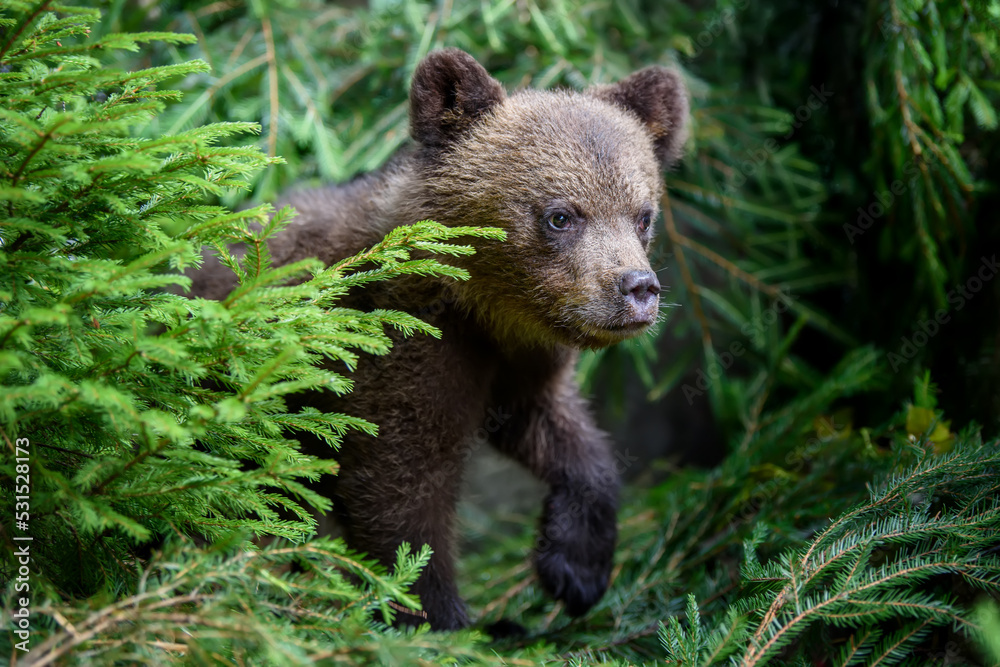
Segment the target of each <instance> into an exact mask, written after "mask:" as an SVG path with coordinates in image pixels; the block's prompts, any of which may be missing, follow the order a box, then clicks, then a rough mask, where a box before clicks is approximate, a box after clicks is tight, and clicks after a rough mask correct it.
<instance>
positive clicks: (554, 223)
mask: <svg viewBox="0 0 1000 667" xmlns="http://www.w3.org/2000/svg"><path fill="white" fill-rule="evenodd" d="M548 218H549V226H550V227H552V229H558V230H559V231H563V230H566V229H569V227H570V225H571V224H572V221H571V220H570V218H569V215H568V214H566V213H564V212H562V211H556V212H554V213H550V214H549V216H548Z"/></svg>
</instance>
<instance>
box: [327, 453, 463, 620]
mask: <svg viewBox="0 0 1000 667" xmlns="http://www.w3.org/2000/svg"><path fill="white" fill-rule="evenodd" d="M351 444H354V443H351ZM365 444H366V445H367V447H366V449H367V451H364V453H363V454H362V455H361V456H359V455H358V454H359V451H358V450H359V449H361V447H359V446H357V445H355V447H354V448H351V449H347V448H345V450H346V455H344V456H342V461H341V466H342V467H341V471H340V474H339V476H338V478H337V479H336V485H335V489H336V492H335V501H336V503H337V506H338V513H339V514H340V518H341V520H342V521H343V523H344V527H345V528H346V532H347V542H348V544H349V545H350V546H351V548H353V549H356V550H358V551H363V552H366V553H368V554H369V555H371V556H373V557H375V558H377V559H378V560H379V561H381V562H382V563H383V564H384V565H386V566H387V567H392V565H393V563H394V562H395V560H396V550H397V549H398V548H399V545H400V544H401V543H403V542H409V544H410V547H411V549H413V550H417V549H419V548H420V547H421V546H422V545H424V544H427V545H429V546H430V547H431V549H432V551H433V554H432V555H431V559H430V562H429V563H428V564H427V566H426V567H425V568H424V570H423V571H422V572H421V573H420V577H419V578H418V579H417V581H416V582H415V583H414V584H413V586H412V588H411V589H410V592H411V593H415V594H416V595H418V596H419V597H420V602H421V606H422V607H423V610H422V611H408V610H405V609H404V608H402V607H399V606H397V607H396V610H397V613H396V618H395V625H420V624H423V623H430V626H431V628H432V629H434V630H457V629H459V628H464V627H466V626H467V625H468V624H469V618H468V615H467V613H466V610H465V604H464V603H463V602H462V599H461V597H460V596H459V592H458V587H457V585H456V583H455V565H454V561H455V553H454V544H455V536H454V523H455V504H456V502H457V490H458V488H459V486H460V484H461V467H462V462H463V460H462V459H463V457H462V456H461V451H460V450H458V449H453V450H452V451H442V450H441V449H438V450H437V451H427V449H425V448H422V447H419V446H415V445H414V444H413V441H410V442H398V441H394V440H392V439H390V438H385V439H383V440H382V441H375V442H368V443H365ZM359 459H360V461H359Z"/></svg>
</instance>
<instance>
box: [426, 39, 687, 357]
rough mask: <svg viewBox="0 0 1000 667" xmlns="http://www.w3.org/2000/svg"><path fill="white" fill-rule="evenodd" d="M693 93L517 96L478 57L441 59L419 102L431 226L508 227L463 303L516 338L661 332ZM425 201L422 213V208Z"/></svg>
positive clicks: (574, 341)
mask: <svg viewBox="0 0 1000 667" xmlns="http://www.w3.org/2000/svg"><path fill="white" fill-rule="evenodd" d="M687 115H688V102H687V93H686V90H685V88H684V84H683V83H682V81H681V79H680V77H679V75H678V74H677V73H676V72H673V71H671V70H667V69H663V68H659V67H651V68H647V69H644V70H641V71H639V72H636V73H635V74H632V75H631V76H629V77H628V78H626V79H624V80H622V81H620V82H619V83H616V84H611V85H604V86H597V87H594V88H592V89H590V90H587V91H584V92H567V91H534V90H525V91H521V92H517V93H514V94H511V95H507V94H506V93H505V92H504V89H503V87H502V86H501V85H500V84H499V83H498V82H497V81H496V80H495V79H493V78H492V77H491V76H490V75H489V74H488V73H487V72H486V70H485V69H483V67H482V66H481V65H480V64H479V63H478V62H476V61H475V59H473V58H472V56H470V55H468V54H466V53H464V52H462V51H459V50H457V49H445V50H442V51H437V52H433V53H431V54H430V55H428V56H427V57H426V58H425V59H424V60H423V61H422V62H421V63H420V65H419V66H418V68H417V70H416V72H415V74H414V78H413V86H412V88H411V92H410V127H411V134H412V137H413V139H414V140H415V141H416V142H417V143H418V153H417V154H418V159H417V169H418V170H419V174H418V181H419V182H420V184H421V188H420V194H419V195H417V196H418V197H419V198H420V199H421V200H422V201H420V202H419V206H420V208H421V209H422V213H423V214H425V215H426V216H427V217H429V218H432V219H434V220H437V221H438V222H441V223H444V224H448V225H477V226H495V227H500V228H502V229H504V230H505V231H506V233H507V240H506V241H505V242H503V243H500V242H481V243H479V244H478V247H477V253H476V255H475V256H473V257H470V258H468V259H467V260H466V261H464V262H462V264H463V265H464V266H465V267H466V268H468V269H469V271H470V273H471V279H470V281H469V282H468V283H466V284H463V285H461V286H460V288H459V290H460V292H459V293H460V297H461V299H462V301H463V302H464V303H465V304H466V305H467V306H468V307H469V308H471V309H472V310H474V311H475V312H476V313H477V314H478V315H479V316H481V317H482V318H483V319H484V320H486V321H487V323H488V325H489V326H490V328H491V330H492V331H493V332H494V334H495V335H497V336H498V337H499V338H500V339H502V340H507V341H511V342H517V343H522V344H531V345H538V344H551V343H561V344H563V345H569V346H571V347H577V348H582V347H591V348H593V347H603V346H606V345H610V344H613V343H616V342H618V341H621V340H623V339H625V338H628V337H630V336H634V335H636V334H638V333H640V332H642V331H644V330H646V329H647V328H648V327H649V326H650V325H651V324H652V323H653V322H655V321H656V319H657V316H658V313H659V291H660V284H659V282H658V281H657V278H656V274H655V273H653V271H652V270H651V267H650V265H649V259H648V257H647V253H648V250H649V245H650V239H651V237H652V234H653V221H654V220H655V219H656V216H657V214H658V208H659V207H658V204H659V200H660V195H661V192H662V187H663V186H662V181H661V173H662V171H663V169H664V168H665V167H667V166H670V165H671V164H673V163H674V162H675V161H676V160H677V159H678V158H679V156H680V153H681V151H682V150H683V145H684V140H685V121H686V119H687ZM413 203H414V204H417V203H418V202H413Z"/></svg>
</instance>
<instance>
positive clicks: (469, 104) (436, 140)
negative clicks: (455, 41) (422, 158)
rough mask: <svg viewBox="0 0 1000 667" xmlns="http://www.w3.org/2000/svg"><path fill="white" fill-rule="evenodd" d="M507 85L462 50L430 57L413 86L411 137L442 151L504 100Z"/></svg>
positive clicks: (419, 68)
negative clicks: (503, 84)
mask: <svg viewBox="0 0 1000 667" xmlns="http://www.w3.org/2000/svg"><path fill="white" fill-rule="evenodd" d="M504 97H505V93H504V90H503V86H501V85H500V83H499V82H498V81H497V80H496V79H494V78H493V77H491V76H490V75H489V73H488V72H487V71H486V70H485V69H483V66H482V65H480V64H479V63H478V62H476V59H475V58H473V57H472V56H470V55H469V54H468V53H466V52H464V51H460V50H459V49H453V48H451V49H442V50H440V51H433V52H431V53H429V54H428V55H427V57H426V58H424V59H423V60H422V61H420V64H419V65H417V71H416V72H414V73H413V84H412V86H411V87H410V135H411V136H412V137H413V138H414V139H415V140H416V141H419V142H420V143H421V144H423V145H424V146H431V147H435V148H442V147H444V146H446V145H447V144H449V143H450V142H452V141H454V140H455V139H456V138H458V137H460V136H461V135H462V134H463V133H464V132H466V131H467V130H468V129H469V128H470V127H472V125H473V123H475V122H476V120H478V119H479V118H480V117H481V116H482V115H483V114H485V113H486V112H487V111H489V110H490V109H492V108H493V107H494V106H496V105H497V104H499V103H500V102H502V101H503V100H504Z"/></svg>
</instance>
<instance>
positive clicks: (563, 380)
mask: <svg viewBox="0 0 1000 667" xmlns="http://www.w3.org/2000/svg"><path fill="white" fill-rule="evenodd" d="M572 371H573V366H572V363H567V364H566V365H565V366H564V367H563V368H562V369H560V370H559V372H557V373H555V374H554V375H553V376H552V377H551V379H550V380H549V381H548V382H544V383H542V384H541V385H540V386H539V387H538V391H537V392H532V395H531V396H528V397H526V396H523V395H522V396H521V400H520V401H514V402H512V403H511V405H513V408H512V409H511V410H510V412H511V414H512V417H511V419H510V420H509V421H508V422H507V423H506V424H504V429H502V430H501V431H500V432H499V433H498V437H497V438H496V441H495V444H496V446H497V448H498V449H500V451H502V452H504V453H505V454H507V455H509V456H511V457H513V458H514V459H516V460H518V461H520V462H521V463H523V464H524V465H525V466H527V467H528V469H529V470H531V472H532V473H533V474H534V475H535V476H536V477H538V478H539V479H540V480H542V481H544V482H547V483H548V484H549V485H550V489H551V490H550V491H549V494H548V496H547V497H546V498H545V505H544V507H543V511H542V518H541V525H540V528H539V535H538V541H537V544H536V549H535V568H536V570H537V572H538V577H539V580H540V581H541V583H542V586H543V587H544V588H545V589H546V591H548V592H549V594H551V595H552V597H554V598H555V599H557V600H562V601H563V602H564V603H565V604H566V612H567V613H568V614H570V615H571V616H582V615H583V614H585V613H586V612H587V610H589V609H590V608H591V607H592V606H594V604H596V603H597V601H598V600H600V599H601V596H602V595H604V592H605V590H607V587H608V581H609V578H610V576H611V566H612V561H613V557H614V547H615V540H616V538H617V534H618V529H617V524H616V513H617V509H618V487H619V479H618V473H617V471H616V470H615V465H614V458H613V456H612V449H611V443H610V442H609V440H608V439H607V437H606V436H605V434H604V433H603V432H601V431H600V430H599V429H598V428H597V427H596V426H595V424H594V421H593V418H592V417H591V415H590V412H589V411H588V409H587V406H586V403H585V402H584V401H583V399H582V398H581V397H580V395H579V390H578V388H577V386H576V383H575V381H574V380H573V379H572ZM522 386H523V385H522ZM529 386H530V385H529Z"/></svg>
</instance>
